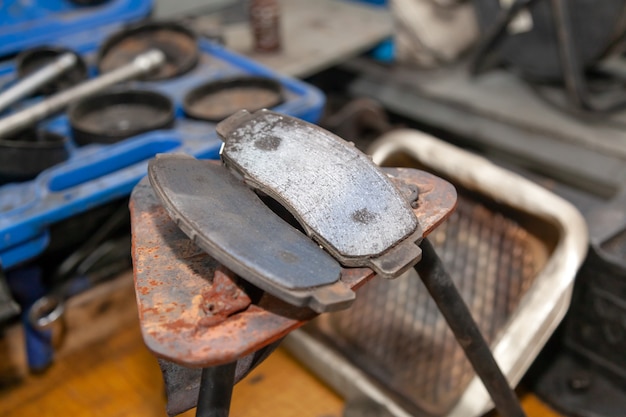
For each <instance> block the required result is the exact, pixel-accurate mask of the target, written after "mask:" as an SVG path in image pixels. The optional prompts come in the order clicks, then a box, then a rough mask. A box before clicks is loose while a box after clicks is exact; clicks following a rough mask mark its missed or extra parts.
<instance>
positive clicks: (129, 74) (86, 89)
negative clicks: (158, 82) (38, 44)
mask: <svg viewBox="0 0 626 417" xmlns="http://www.w3.org/2000/svg"><path fill="white" fill-rule="evenodd" d="M164 62H165V55H164V54H163V52H161V51H159V50H156V49H153V50H150V51H148V52H146V53H143V54H141V55H139V56H137V57H136V58H135V59H133V61H132V62H130V63H128V64H126V65H124V66H122V67H119V68H117V69H115V70H113V71H111V72H108V73H106V74H104V75H101V76H99V77H98V78H94V79H93V80H89V81H86V82H84V83H81V84H79V85H77V86H75V87H72V88H70V89H67V90H65V91H61V92H60V93H57V94H55V95H53V96H52V97H50V98H48V99H46V100H44V101H42V102H40V103H38V104H35V105H34V106H32V107H29V108H27V109H24V110H22V111H20V112H18V113H15V114H12V115H10V116H7V117H5V118H4V119H0V138H4V137H7V136H10V135H12V134H15V133H17V132H19V131H20V130H22V129H24V128H27V127H29V126H31V125H33V124H35V123H37V122H38V121H40V120H43V119H45V118H46V117H48V116H51V115H53V114H55V113H57V112H59V111H62V110H63V109H64V108H65V107H67V106H68V105H69V104H71V103H72V102H74V101H76V100H80V99H83V98H85V97H88V96H90V95H93V94H96V93H98V92H100V91H102V90H105V89H107V88H109V87H111V86H113V85H115V84H117V83H120V82H123V81H128V80H132V79H134V78H137V77H139V76H141V75H144V74H147V73H148V72H150V71H152V70H154V69H156V68H158V67H159V66H161V65H162V64H163V63H164Z"/></svg>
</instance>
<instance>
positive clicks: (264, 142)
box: [254, 136, 282, 152]
mask: <svg viewBox="0 0 626 417" xmlns="http://www.w3.org/2000/svg"><path fill="white" fill-rule="evenodd" d="M280 142H282V139H281V138H278V137H276V136H265V137H262V138H260V139H257V140H255V141H254V147H255V148H257V149H260V150H262V151H268V152H270V151H275V150H276V149H278V147H279V146H280Z"/></svg>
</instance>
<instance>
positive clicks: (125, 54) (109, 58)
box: [98, 22, 199, 81]
mask: <svg viewBox="0 0 626 417" xmlns="http://www.w3.org/2000/svg"><path fill="white" fill-rule="evenodd" d="M150 49H158V50H160V51H161V52H163V53H164V54H165V57H166V61H165V64H164V65H163V66H161V68H160V69H159V70H158V71H155V72H152V73H151V74H150V75H147V76H145V77H144V78H143V79H144V80H150V81H156V80H165V79H169V78H174V77H178V76H180V75H182V74H185V73H186V72H188V71H190V70H191V69H193V68H194V67H195V66H196V64H197V63H198V57H199V52H198V45H197V41H196V35H195V34H194V33H193V32H191V31H190V30H188V29H186V28H184V27H183V26H180V25H178V24H176V23H171V22H159V23H146V24H142V25H140V26H135V27H132V28H130V29H126V30H123V31H121V32H118V33H116V34H114V35H113V36H112V37H111V38H109V39H108V40H107V41H106V42H105V43H104V44H103V45H102V47H101V48H100V51H99V52H98V70H99V71H100V73H105V72H108V71H111V70H114V69H116V68H119V67H121V66H123V65H126V64H128V63H130V62H131V61H132V60H133V59H134V58H135V57H136V56H137V55H140V54H142V53H144V52H147V51H149V50H150Z"/></svg>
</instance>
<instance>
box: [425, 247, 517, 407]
mask: <svg viewBox="0 0 626 417" xmlns="http://www.w3.org/2000/svg"><path fill="white" fill-rule="evenodd" d="M421 248H422V260H421V262H419V263H418V264H417V265H415V270H416V271H417V273H418V274H419V276H420V278H421V279H422V281H423V282H424V284H425V285H426V288H427V289H428V292H429V293H430V296H431V297H432V298H433V300H435V302H436V303H437V307H439V310H440V311H441V313H442V314H443V316H444V317H445V319H446V322H447V323H448V326H450V329H451V330H452V332H453V333H454V337H456V340H457V341H458V342H459V344H460V345H461V347H462V348H463V350H464V351H465V355H466V356H467V359H468V360H469V361H470V363H471V364H472V367H473V368H474V370H475V371H476V374H477V375H478V377H479V378H480V379H481V380H482V382H483V384H484V385H485V388H486V389H487V392H489V395H491V398H492V399H493V402H494V404H495V406H496V409H497V410H498V412H499V413H500V415H501V416H502V417H525V414H524V411H523V410H522V407H521V405H520V404H519V401H518V400H517V397H516V396H515V393H514V392H513V390H512V389H511V387H510V386H509V383H508V382H507V380H506V378H505V377H504V375H503V374H502V371H501V370H500V368H499V367H498V364H497V363H496V360H495V359H494V357H493V355H492V353H491V350H490V349H489V345H488V344H487V342H486V341H485V339H484V338H483V335H482V334H481V333H480V330H479V329H478V325H477V324H476V322H475V321H474V319H473V318H472V314H471V313H470V311H469V309H468V308H467V305H466V304H465V301H463V298H461V294H459V291H458V290H457V288H456V286H455V285H454V282H453V281H452V279H451V278H450V275H448V273H447V272H446V270H445V268H444V266H443V263H442V262H441V259H439V256H437V253H436V252H435V249H434V248H433V247H432V245H431V244H430V242H429V241H428V239H424V240H423V241H422V244H421Z"/></svg>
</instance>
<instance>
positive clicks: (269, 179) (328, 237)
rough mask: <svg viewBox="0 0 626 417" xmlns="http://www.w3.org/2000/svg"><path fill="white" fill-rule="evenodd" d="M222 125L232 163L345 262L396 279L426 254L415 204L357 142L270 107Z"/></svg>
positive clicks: (226, 159)
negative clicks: (361, 150)
mask: <svg viewBox="0 0 626 417" xmlns="http://www.w3.org/2000/svg"><path fill="white" fill-rule="evenodd" d="M217 132H218V134H219V135H220V136H221V137H222V139H223V140H224V142H225V143H224V146H223V148H222V152H221V157H222V160H223V162H224V164H225V165H226V166H227V167H228V168H229V169H231V170H232V171H233V172H235V173H237V174H238V175H240V176H241V177H242V178H243V180H244V181H245V183H246V184H248V185H250V186H251V187H252V188H255V189H257V190H259V191H261V192H263V193H265V194H267V195H269V196H270V197H272V198H274V199H275V200H277V201H278V202H279V203H280V204H282V205H283V206H284V207H285V208H287V210H289V211H290V212H291V214H292V215H293V216H294V217H295V218H296V219H297V220H298V221H299V222H300V224H301V225H302V227H303V228H304V230H305V231H306V233H307V234H308V235H309V236H311V238H313V239H314V240H315V241H317V242H318V243H319V244H320V245H322V246H323V247H324V248H325V249H326V250H327V251H328V252H329V253H331V254H332V255H333V256H334V257H335V258H336V259H337V260H339V262H341V263H342V264H343V265H346V266H367V267H370V268H372V269H374V270H375V271H376V272H377V273H378V274H379V275H381V276H383V277H385V278H394V277H396V276H398V275H400V274H401V273H402V272H404V271H406V270H407V269H408V268H410V267H411V266H413V265H414V264H415V263H417V262H418V261H419V259H420V257H421V250H420V248H419V246H418V244H419V242H420V241H421V238H422V231H421V229H420V226H419V223H418V221H417V218H416V216H415V214H414V213H413V211H412V210H411V207H410V205H409V203H408V202H407V201H406V199H405V198H404V197H403V196H402V195H401V193H400V192H399V191H398V189H397V188H396V187H395V186H394V185H393V184H392V183H391V181H390V180H389V178H388V177H387V176H386V175H385V174H384V173H383V172H382V171H381V170H380V169H379V168H378V167H377V166H376V165H374V163H373V162H372V161H371V160H370V159H369V157H368V156H367V155H365V154H363V153H362V152H360V151H359V150H357V149H356V148H355V147H354V145H353V144H351V143H348V142H346V141H344V140H343V139H341V138H339V137H337V136H335V135H333V134H332V133H330V132H328V131H326V130H324V129H322V128H320V127H318V126H315V125H312V124H309V123H306V122H304V121H302V120H300V119H296V118H293V117H289V116H285V115H281V114H278V113H274V112H270V111H268V110H260V111H258V112H255V113H253V114H250V113H249V112H247V111H245V110H242V111H240V112H238V113H235V114H234V115H232V116H231V117H229V118H228V119H226V120H224V121H222V122H221V123H219V124H218V125H217Z"/></svg>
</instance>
